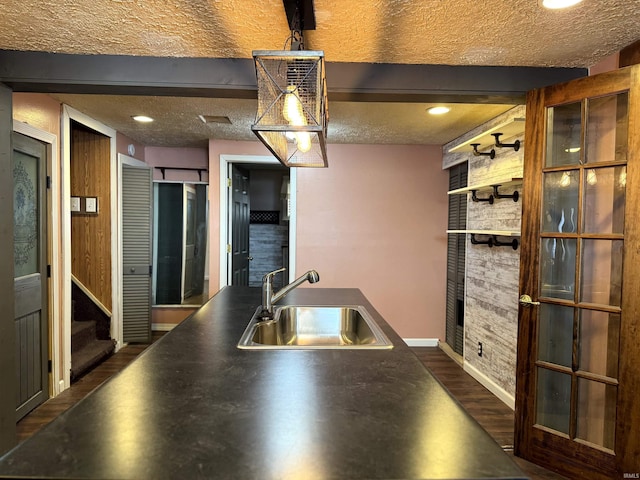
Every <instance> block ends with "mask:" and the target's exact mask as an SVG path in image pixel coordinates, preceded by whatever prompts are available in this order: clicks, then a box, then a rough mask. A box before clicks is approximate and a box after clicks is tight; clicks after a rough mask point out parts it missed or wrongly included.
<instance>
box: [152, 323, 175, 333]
mask: <svg viewBox="0 0 640 480" xmlns="http://www.w3.org/2000/svg"><path fill="white" fill-rule="evenodd" d="M176 327H177V324H175V323H152V324H151V330H153V331H156V332H170V331H171V330H173V329H174V328H176Z"/></svg>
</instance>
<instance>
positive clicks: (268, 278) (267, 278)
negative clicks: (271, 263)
mask: <svg viewBox="0 0 640 480" xmlns="http://www.w3.org/2000/svg"><path fill="white" fill-rule="evenodd" d="M285 270H286V268H285V267H282V268H279V269H278V270H274V271H273V272H269V273H265V274H264V277H262V281H263V282H270V281H271V279H272V278H273V276H274V275H275V274H276V273H280V272H284V271H285Z"/></svg>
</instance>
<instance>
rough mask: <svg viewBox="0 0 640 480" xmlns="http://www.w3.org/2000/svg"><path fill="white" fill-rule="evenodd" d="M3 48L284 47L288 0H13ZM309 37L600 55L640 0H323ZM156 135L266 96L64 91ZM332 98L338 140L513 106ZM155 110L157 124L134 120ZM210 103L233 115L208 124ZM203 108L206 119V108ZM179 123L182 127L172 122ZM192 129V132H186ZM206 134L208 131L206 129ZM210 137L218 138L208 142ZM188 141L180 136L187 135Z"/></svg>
mask: <svg viewBox="0 0 640 480" xmlns="http://www.w3.org/2000/svg"><path fill="white" fill-rule="evenodd" d="M2 3H3V5H2V10H1V11H0V49H6V50H26V51H46V52H58V53H75V54H113V55H144V56H160V57H163V56H166V57H212V58H250V57H251V52H252V50H255V49H282V48H284V47H285V41H286V39H287V38H288V36H289V29H288V25H287V22H286V16H285V13H284V8H283V3H282V0H260V1H257V0H255V1H254V0H101V1H97V2H96V1H95V0H55V1H54V0H4V1H3V2H2ZM314 5H315V14H316V30H314V31H308V32H305V43H306V45H305V46H306V48H307V49H318V50H323V51H324V52H325V57H326V59H327V61H329V62H365V63H392V64H442V65H502V66H543V67H549V66H558V67H560V66H562V67H589V66H592V65H594V64H595V63H597V62H598V61H600V60H602V59H603V58H605V57H607V56H608V55H610V54H612V53H614V52H616V51H618V50H620V49H621V48H623V47H625V46H627V45H629V44H631V43H633V42H634V41H636V40H638V39H639V38H640V21H638V18H639V14H640V0H585V1H584V2H583V3H581V4H579V5H577V6H575V7H572V8H569V9H567V10H564V11H549V10H545V9H542V8H541V7H540V6H539V5H538V0H481V1H463V0H457V1H454V0H448V1H445V0H367V1H362V0H315V2H314ZM60 98H61V99H63V100H64V101H65V102H67V103H69V104H70V105H72V106H74V107H75V108H77V109H79V110H81V111H83V112H85V113H87V114H89V115H91V116H93V117H95V118H96V119H97V120H100V121H102V122H104V123H106V124H107V125H110V126H112V127H113V128H117V129H118V130H120V131H122V132H123V133H125V134H127V135H129V136H131V137H132V138H133V139H134V140H137V141H140V142H141V143H146V144H150V145H152V144H155V145H167V144H174V145H175V143H174V142H176V141H178V138H182V141H181V144H184V145H187V144H189V145H192V144H202V143H203V142H205V139H206V138H207V137H206V135H208V136H209V137H212V138H229V139H240V138H246V139H253V137H252V134H251V132H250V131H249V126H250V124H251V123H252V122H253V117H254V115H255V102H254V101H250V100H228V99H227V100H225V99H207V100H205V99H176V98H167V97H116V98H113V97H99V96H93V97H89V96H82V97H80V96H73V95H72V96H69V95H67V96H64V97H63V96H61V97H60ZM427 106H428V105H426V104H397V103H391V104H375V103H373V104H372V103H353V102H332V103H330V106H329V110H330V118H331V119H330V123H329V135H328V137H329V141H330V142H349V143H353V142H366V143H371V141H374V143H436V144H442V143H446V142H448V141H449V140H451V139H453V138H455V137H456V136H457V135H459V134H461V133H464V132H465V131H468V130H469V129H471V128H473V127H475V126H476V125H478V124H479V123H482V122H484V121H486V120H488V119H490V118H493V117H494V116H496V115H498V114H500V113H501V112H502V111H504V110H505V109H506V108H509V106H505V105H502V106H496V105H493V106H491V105H488V106H487V105H485V106H482V107H478V106H475V105H462V104H458V105H454V106H455V107H456V108H454V110H453V111H452V112H451V114H449V115H448V116H445V117H440V118H438V119H434V117H429V116H426V115H425V114H424V111H425V109H426V107H427ZM134 110H135V113H146V114H148V115H151V116H154V117H156V118H157V119H158V120H157V122H154V124H152V125H150V126H145V127H141V126H136V125H133V124H131V122H130V118H129V115H130V114H131V113H132V112H133V111H134ZM198 114H205V115H226V116H229V118H230V119H231V120H232V122H233V123H232V125H205V124H204V123H202V122H201V121H200V120H198V119H197V115H198ZM194 117H195V120H197V121H195V120H194ZM171 126H173V128H170V127H171ZM181 131H182V133H181ZM203 135H205V137H203ZM205 143H206V142H205ZM175 146H179V145H175Z"/></svg>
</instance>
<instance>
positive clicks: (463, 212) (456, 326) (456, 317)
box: [446, 162, 469, 355]
mask: <svg viewBox="0 0 640 480" xmlns="http://www.w3.org/2000/svg"><path fill="white" fill-rule="evenodd" d="M468 169H469V164H468V162H464V163H461V164H459V165H456V166H454V167H452V168H451V169H449V190H455V189H458V188H463V187H466V186H467V176H468ZM466 225H467V196H466V195H449V222H448V227H447V229H448V230H464V229H465V228H466ZM465 241H466V238H465V235H460V234H456V233H450V234H449V235H448V239H447V332H446V341H447V344H448V345H449V346H450V347H451V348H452V349H453V351H454V352H456V353H457V354H459V355H462V354H463V347H464V273H465V248H466V245H465Z"/></svg>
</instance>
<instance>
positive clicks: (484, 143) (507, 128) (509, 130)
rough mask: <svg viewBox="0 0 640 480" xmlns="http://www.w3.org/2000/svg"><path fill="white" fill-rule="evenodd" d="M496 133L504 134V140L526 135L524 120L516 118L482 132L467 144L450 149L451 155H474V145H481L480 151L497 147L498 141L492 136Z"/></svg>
mask: <svg viewBox="0 0 640 480" xmlns="http://www.w3.org/2000/svg"><path fill="white" fill-rule="evenodd" d="M494 133H502V138H505V139H508V138H511V137H515V136H516V135H524V118H521V117H516V118H513V119H511V120H509V121H508V122H504V123H501V124H499V125H496V126H495V127H493V128H491V129H489V130H487V131H485V132H482V133H481V134H479V135H476V136H475V137H473V138H470V139H469V140H467V141H466V142H463V143H461V144H460V145H456V146H455V147H453V148H451V149H449V152H450V153H461V152H469V153H473V151H474V147H472V144H478V143H479V144H480V145H479V146H478V147H477V148H478V150H482V149H486V148H489V147H491V148H493V147H494V146H495V142H496V139H495V137H494V136H493V135H492V134H494Z"/></svg>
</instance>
